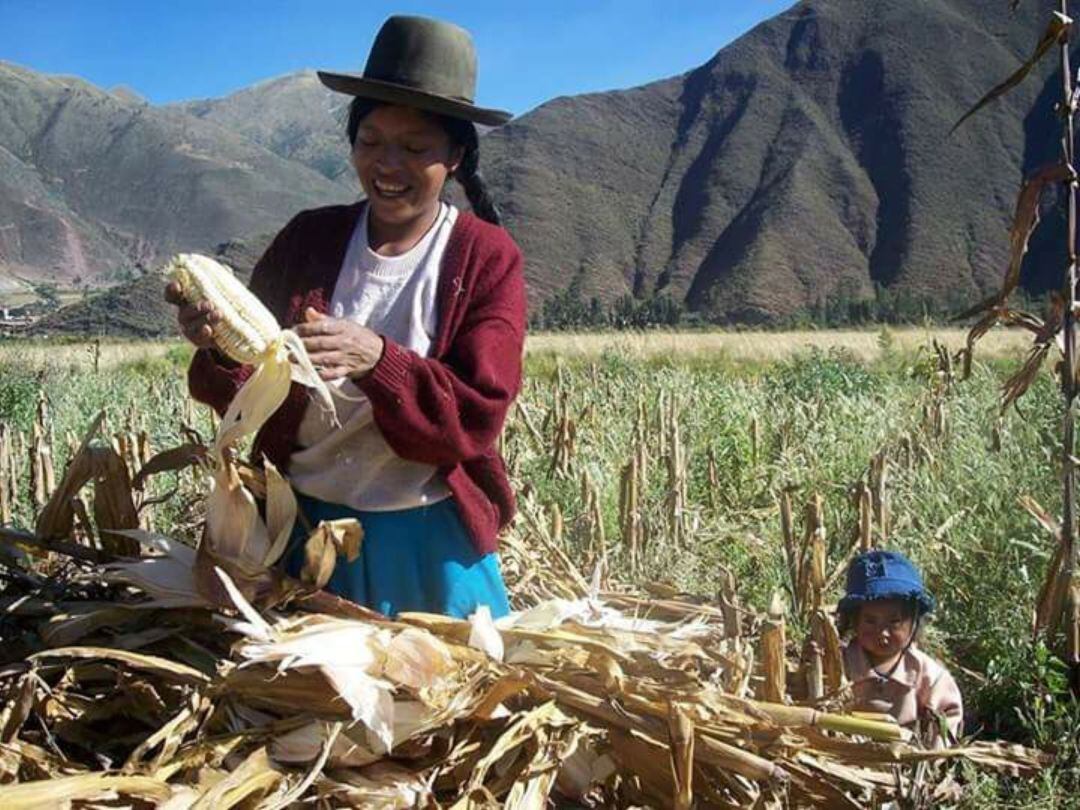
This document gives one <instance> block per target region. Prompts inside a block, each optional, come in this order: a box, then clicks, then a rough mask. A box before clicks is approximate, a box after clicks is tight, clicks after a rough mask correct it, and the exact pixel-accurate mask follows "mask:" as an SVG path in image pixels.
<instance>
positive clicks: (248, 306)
mask: <svg viewBox="0 0 1080 810" xmlns="http://www.w3.org/2000/svg"><path fill="white" fill-rule="evenodd" d="M166 272H167V274H168V276H169V278H170V280H172V281H175V282H176V283H177V285H178V286H179V287H180V294H181V295H182V296H183V298H184V300H185V301H187V302H188V303H189V304H192V305H196V304H199V303H201V302H203V301H207V302H209V303H210V304H211V306H213V307H214V308H215V309H216V310H217V311H218V312H219V313H220V315H221V319H220V320H219V321H218V322H217V323H215V324H214V343H215V345H216V346H217V347H218V349H220V350H221V351H222V352H223V353H224V354H225V355H227V356H228V357H229V358H231V359H232V360H235V361H236V362H238V363H243V364H246V365H252V366H254V367H255V371H254V373H253V374H252V375H251V376H250V377H248V379H247V381H246V382H245V383H244V385H243V386H242V387H241V388H240V390H239V391H238V392H237V394H236V396H235V397H234V398H233V401H232V403H231V404H230V406H229V409H228V411H227V412H226V414H225V417H224V418H223V419H222V420H221V425H220V426H219V428H218V433H217V437H216V438H215V441H214V444H215V447H216V449H217V450H218V453H219V454H221V453H222V451H223V450H224V449H225V448H227V447H230V446H233V445H235V444H237V443H238V442H239V441H240V440H241V439H243V437H244V436H247V435H248V434H250V433H253V432H254V431H256V430H258V429H259V428H260V427H262V425H263V424H264V423H265V422H266V420H267V419H269V418H270V416H271V415H272V414H273V413H274V411H276V410H277V409H278V407H279V406H280V405H281V403H282V402H284V401H285V398H286V397H287V396H288V393H289V384H290V382H291V381H295V382H298V383H300V384H301V385H305V386H307V387H309V388H310V389H312V392H313V393H314V395H315V396H316V398H317V399H318V401H319V403H320V405H321V406H322V407H323V408H324V409H325V410H326V411H327V412H328V413H330V414H331V415H332V416H334V417H335V418H334V422H335V423H336V422H337V419H336V412H335V409H334V404H333V401H332V399H331V389H330V387H329V386H327V384H326V383H325V382H324V381H323V380H322V378H320V377H319V373H318V371H316V370H315V367H314V366H313V365H312V363H311V359H310V358H309V357H308V354H307V350H306V349H305V348H304V343H303V341H302V340H301V339H300V337H299V336H298V335H297V334H296V333H295V332H293V331H292V330H291V329H282V328H281V327H280V326H279V325H278V322H277V320H276V319H275V318H274V316H273V314H271V312H270V311H269V310H268V309H267V308H266V307H265V306H264V305H263V303H262V302H261V301H260V300H259V299H258V298H256V297H255V296H254V295H253V294H252V293H251V291H250V290H248V289H247V288H246V287H245V286H244V285H243V284H242V283H241V282H240V280H239V279H237V278H236V276H234V275H233V273H232V270H231V269H230V268H228V267H226V266H225V265H223V264H220V263H218V262H216V261H215V260H214V259H211V258H210V257H208V256H201V255H199V254H197V253H181V254H179V255H177V256H175V257H174V258H173V259H172V260H171V261H170V262H169V264H168V265H167V266H166Z"/></svg>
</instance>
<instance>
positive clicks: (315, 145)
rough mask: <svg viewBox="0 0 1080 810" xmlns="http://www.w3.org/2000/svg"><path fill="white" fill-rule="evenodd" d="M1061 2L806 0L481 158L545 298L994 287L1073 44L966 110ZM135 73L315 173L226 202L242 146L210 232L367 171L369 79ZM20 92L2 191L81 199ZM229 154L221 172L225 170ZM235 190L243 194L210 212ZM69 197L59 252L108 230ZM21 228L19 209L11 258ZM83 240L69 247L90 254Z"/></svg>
mask: <svg viewBox="0 0 1080 810" xmlns="http://www.w3.org/2000/svg"><path fill="white" fill-rule="evenodd" d="M1044 22H1045V21H1044V20H1043V19H1042V18H1041V16H1040V14H1038V13H1036V12H1035V11H1033V10H1028V11H1027V12H1026V13H1024V14H1018V15H1017V16H1016V17H1010V15H1009V14H1008V12H1007V9H1006V7H1005V4H1004V3H1001V4H994V5H987V4H984V3H980V2H976V0H923V2H920V3H918V4H895V3H890V2H886V0H802V2H799V3H796V4H795V5H793V6H792V7H791V8H790V9H788V10H787V11H785V12H783V13H781V14H779V15H777V16H775V17H773V18H771V19H769V20H766V21H764V22H762V23H760V24H759V25H758V26H756V27H755V28H753V29H752V30H751V31H749V32H748V33H747V34H745V35H744V36H742V37H740V38H739V39H737V40H736V41H734V42H733V43H730V44H729V45H728V46H726V47H724V48H722V49H720V50H719V51H718V52H717V53H716V54H715V55H714V56H713V57H712V58H711V59H710V60H708V61H707V62H705V63H704V64H702V65H700V66H699V67H697V68H694V69H693V70H690V71H686V72H685V73H682V74H679V75H677V76H672V77H668V78H664V79H659V80H657V81H655V82H650V83H648V84H645V85H642V86H640V87H634V88H628V89H623V90H614V91H609V92H601V93H589V94H584V95H579V96H564V97H559V98H556V99H552V100H551V101H548V102H546V103H544V104H542V105H540V106H539V107H537V108H536V109H534V110H531V111H529V112H528V113H526V114H525V115H522V116H520V117H518V118H516V119H514V120H513V121H511V122H510V123H509V124H507V125H505V126H503V127H501V128H498V129H496V130H493V131H490V132H487V133H486V134H484V135H483V136H482V146H481V169H482V170H483V172H484V175H485V177H486V178H487V180H488V182H489V185H490V187H491V190H492V193H493V196H494V197H495V199H496V201H497V203H498V204H499V206H500V209H501V211H502V213H503V216H504V221H505V224H506V226H507V227H508V229H509V230H510V231H511V233H512V234H513V235H514V237H515V239H516V240H517V241H518V242H519V244H520V245H521V246H522V248H523V250H524V252H525V255H526V258H527V261H526V275H527V284H528V289H529V296H530V304H531V307H532V309H533V310H534V311H535V310H537V309H538V308H539V307H540V305H541V304H542V303H543V302H544V301H545V300H549V299H552V298H554V297H557V296H559V295H564V294H566V293H567V292H568V291H575V294H578V295H580V296H581V297H582V298H583V299H585V300H588V299H590V298H596V299H598V300H599V301H600V302H601V303H607V304H611V303H612V302H613V301H615V300H616V299H619V298H621V297H623V296H634V297H636V298H638V299H639V300H647V299H649V298H651V297H657V296H667V297H671V298H672V299H674V300H676V301H678V302H680V303H681V304H683V305H684V306H685V307H687V308H689V309H691V310H694V311H697V312H698V313H700V314H701V316H703V317H705V318H708V319H710V320H714V321H720V322H738V323H772V322H776V321H778V320H783V319H786V318H790V317H791V316H792V315H794V314H797V313H799V312H802V311H806V310H808V309H811V308H814V307H820V306H821V305H822V303H823V302H824V301H827V300H830V299H832V298H834V297H837V296H846V297H849V298H853V299H861V300H866V299H870V298H872V297H873V296H875V295H877V294H878V293H879V291H880V290H888V291H890V292H891V293H896V294H910V295H913V296H922V297H936V298H939V299H942V300H944V299H946V298H950V299H951V298H961V299H965V300H974V299H975V298H979V297H982V296H983V295H984V294H986V293H987V292H989V291H991V290H992V289H994V288H995V287H996V285H997V284H998V283H999V279H1000V274H1001V271H1002V268H1003V267H1004V260H1005V253H1006V249H1007V237H1006V234H1007V228H1008V225H1009V221H1010V219H1011V214H1012V208H1013V203H1014V200H1015V195H1016V191H1017V189H1018V186H1019V182H1020V179H1021V177H1022V176H1023V174H1024V173H1025V172H1026V171H1029V170H1030V169H1031V168H1032V167H1033V166H1035V165H1038V164H1039V163H1040V162H1042V161H1045V160H1046V159H1048V158H1052V157H1053V156H1054V149H1055V148H1056V145H1055V137H1056V136H1055V133H1054V126H1055V124H1054V118H1053V115H1052V112H1051V107H1052V103H1053V100H1054V87H1055V85H1054V81H1053V70H1054V66H1053V65H1052V64H1050V60H1047V64H1044V65H1042V66H1040V67H1039V69H1037V70H1036V71H1034V72H1033V75H1032V76H1031V77H1029V79H1028V80H1027V81H1026V82H1025V83H1023V84H1022V85H1021V86H1020V87H1019V88H1017V89H1016V90H1015V91H1014V92H1013V93H1011V94H1009V95H1008V96H1006V97H1005V98H1003V99H1001V100H999V101H997V102H995V103H994V104H993V105H990V106H989V107H988V108H987V109H986V110H984V111H983V112H981V113H980V114H979V115H978V116H976V117H975V118H974V119H972V120H971V121H970V122H969V123H967V124H965V125H964V127H962V128H961V129H960V130H959V131H958V132H957V133H956V134H955V135H954V136H953V137H951V138H947V137H946V133H947V132H948V130H949V128H950V127H951V125H952V124H953V123H954V122H955V121H956V119H957V118H959V116H960V114H961V113H962V112H963V110H964V109H966V108H967V107H968V106H970V104H972V103H973V102H974V101H975V100H976V99H977V98H978V97H979V96H981V94H982V93H983V92H984V91H985V90H986V89H987V88H988V87H989V86H990V85H991V84H993V83H994V82H996V81H998V80H999V79H1001V78H1003V77H1004V76H1006V75H1008V74H1009V73H1011V72H1012V70H1014V69H1015V67H1016V66H1017V65H1018V64H1019V61H1020V60H1021V59H1022V58H1024V57H1026V55H1027V53H1028V52H1029V50H1030V49H1031V47H1033V45H1034V42H1035V41H1036V40H1037V39H1038V35H1039V34H1040V33H1041V27H1042V25H1043V23H1044ZM2 67H3V63H0V68H2ZM0 79H2V73H0ZM89 87H92V86H89ZM87 92H90V91H87ZM100 92H105V91H100ZM121 96H122V97H121V98H120V99H116V100H115V103H117V104H121V105H127V106H126V107H125V109H126V110H129V112H128V113H126V115H127V116H128V118H130V117H132V116H133V115H134V114H133V113H132V112H130V108H131V107H132V106H135V107H137V108H138V109H142V110H143V111H144V113H143V114H144V115H147V116H149V117H151V118H154V120H155V121H158V120H159V119H160V120H161V121H163V122H168V121H171V122H172V125H171V127H170V126H169V125H167V123H161V124H160V125H159V129H158V130H157V131H159V132H160V133H161V136H162V137H165V136H167V135H168V134H169V133H174V134H175V133H176V131H177V130H179V131H180V132H182V133H187V134H188V135H190V133H196V134H197V135H198V137H199V138H201V139H202V140H201V141H200V143H199V144H189V145H188V147H187V148H188V150H189V152H188V154H186V155H185V161H186V162H185V163H184V164H183V167H182V170H183V171H192V170H193V169H192V167H193V165H194V166H198V163H199V161H200V160H201V161H203V162H204V163H205V162H206V161H217V163H218V164H222V163H227V162H228V161H229V160H233V161H234V163H235V162H239V163H242V162H243V161H244V160H247V161H249V162H252V161H255V160H256V159H257V160H261V161H262V163H260V164H259V165H260V168H261V167H263V166H266V167H272V168H273V169H274V171H273V172H271V173H272V174H273V175H274V180H275V182H283V183H286V184H288V183H292V185H291V186H289V187H288V188H287V189H286V190H287V191H290V192H292V193H293V196H292V197H289V198H288V200H286V201H284V203H283V204H278V205H275V206H274V207H273V209H272V210H267V211H265V212H264V214H265V215H264V216H262V217H261V218H260V219H259V221H258V222H246V221H241V220H240V219H239V218H237V217H236V216H235V213H234V212H231V211H228V209H229V203H231V202H232V203H235V202H236V200H237V199H243V198H244V194H245V193H246V194H247V197H246V199H251V198H256V199H264V197H263V196H262V195H267V194H272V193H273V191H274V189H273V188H272V184H271V183H270V182H269V181H266V182H261V183H260V182H258V178H256V179H252V178H251V177H250V176H247V175H250V174H253V173H254V174H259V172H250V171H249V172H248V173H247V175H245V174H244V171H243V170H242V168H236V167H233V168H234V169H235V173H236V177H237V178H238V179H239V178H244V177H246V179H244V180H243V182H241V183H240V184H239V186H238V187H237V186H236V185H235V184H234V185H231V186H230V187H229V188H228V189H227V194H226V190H224V189H216V190H215V189H214V188H211V189H210V192H211V193H209V194H207V195H202V196H199V195H194V196H192V197H191V198H190V202H191V205H190V206H189V208H188V210H189V211H191V212H192V213H190V214H186V215H185V216H189V217H190V218H192V220H193V225H192V228H191V229H190V230H191V231H192V233H191V234H188V235H189V236H192V237H193V236H194V231H197V230H198V229H199V227H205V226H206V225H207V222H206V220H207V219H210V220H211V221H212V222H213V224H214V225H215V226H217V228H216V230H212V232H208V233H206V234H205V237H204V238H203V240H202V241H203V245H204V246H205V245H217V244H219V243H221V242H223V241H226V240H229V239H236V238H239V239H242V240H244V239H246V240H252V239H253V238H254V237H255V235H261V234H266V233H272V232H273V231H274V230H276V229H277V228H278V227H280V226H281V225H283V224H284V222H285V221H287V219H289V218H290V216H291V215H292V214H293V213H295V212H296V211H298V210H300V208H303V207H316V206H318V205H325V204H330V203H333V202H337V201H340V199H341V198H342V197H344V198H350V199H351V198H355V196H356V194H357V189H356V181H355V178H353V177H352V174H351V169H350V168H349V167H348V161H347V147H346V145H345V138H344V133H343V128H344V127H343V120H344V110H343V105H344V103H345V102H346V101H347V99H344V98H343V97H339V96H336V95H335V94H332V93H330V92H329V91H327V90H326V89H325V88H323V87H322V86H321V85H320V84H319V83H318V81H317V78H316V77H315V75H314V73H313V72H312V71H301V72H299V73H294V74H287V75H285V76H278V77H274V78H271V79H267V80H265V81H262V82H259V83H257V84H256V85H253V86H251V87H248V88H244V89H242V90H240V91H237V92H235V93H232V94H230V95H228V96H225V97H222V98H220V99H202V100H195V101H189V102H182V103H178V104H173V105H166V106H165V107H153V106H149V107H148V106H147V105H145V104H144V103H143V104H136V102H135V101H134V100H131V99H127V98H126V97H123V96H124V94H121ZM0 104H2V102H0ZM2 112H3V107H0V215H2V214H3V212H4V205H5V204H8V205H10V202H5V196H7V197H10V196H11V195H10V194H7V195H5V186H4V185H3V184H4V182H5V181H6V182H7V183H8V186H12V185H16V184H18V183H20V182H21V183H22V187H23V190H24V191H26V189H30V187H31V186H33V187H34V189H33V190H34V191H35V194H36V195H37V196H36V197H34V199H35V200H36V199H39V198H40V199H45V200H52V201H53V202H56V201H57V200H59V201H60V202H63V203H64V204H68V203H69V202H70V199H69V197H70V195H69V194H61V195H60V196H59V197H57V196H56V195H55V194H54V195H52V197H50V196H49V194H48V191H49V190H48V189H47V188H45V186H46V185H47V184H48V182H47V179H45V180H43V179H42V178H47V176H48V172H47V171H44V172H43V171H41V167H39V166H37V165H36V164H35V165H34V166H32V167H30V168H29V169H28V168H27V166H26V165H23V166H22V168H21V169H20V168H19V167H14V168H13V167H11V166H9V165H8V164H10V163H11V161H10V160H9V161H8V164H5V162H4V161H5V154H12V153H11V152H7V153H5V148H6V141H5V136H4V132H5V130H4V126H3V115H2ZM168 116H175V117H174V118H168ZM8 140H10V138H9V139H8ZM184 143H186V142H184V141H182V142H181V143H180V144H175V143H174V144H173V151H176V150H177V149H178V148H179V147H180V146H183V144H184ZM200 148H201V149H202V150H203V151H202V152H200ZM256 156H257V158H256ZM130 157H131V156H129V159H130ZM159 157H160V156H159ZM170 157H172V156H171V155H170ZM274 161H282V162H283V163H281V164H279V163H276V162H274ZM166 163H168V161H166ZM282 165H285V166H288V167H293V168H291V169H288V170H286V169H282ZM46 168H48V166H47V167H46ZM174 168H175V167H174ZM176 170H180V169H176ZM226 170H227V167H226V169H222V167H221V166H220V165H217V166H215V171H210V172H208V175H207V176H208V177H209V178H210V182H211V184H212V180H213V178H215V176H216V172H218V171H226ZM289 171H293V172H297V173H298V174H291V175H290V174H288V172H289ZM128 176H129V177H131V179H132V180H133V181H138V180H139V177H140V175H138V174H137V173H131V174H130V175H128ZM142 177H145V174H144V175H142ZM283 177H285V178H286V179H284V180H282V179H281V178H283ZM297 178H303V182H302V183H301V185H304V186H305V187H304V189H303V190H302V191H303V193H300V194H297V193H296V192H297V187H296V181H297ZM263 179H264V180H266V178H265V177H264V178H263ZM65 181H66V180H65ZM35 182H36V183H37V184H38V185H40V186H42V188H37V186H34V183H35ZM245 184H246V186H245ZM305 184H306V185H305ZM215 191H216V193H215ZM278 202H279V203H280V202H281V201H280V200H279V201H278ZM215 205H216V206H218V210H219V211H220V210H222V207H224V209H225V210H227V211H228V213H227V214H219V215H211V216H209V217H207V216H204V214H205V211H204V210H203V209H204V208H205V207H207V206H209V207H210V208H211V210H213V206H215ZM200 206H201V208H200ZM290 206H291V207H290ZM70 209H71V210H70V211H69V212H67V213H66V214H65V215H64V216H63V217H61V219H64V221H65V222H66V228H67V229H68V231H65V230H64V227H61V226H60V225H57V224H55V223H54V224H53V226H52V230H51V231H49V232H48V234H47V238H46V237H42V241H48V242H49V244H50V245H51V246H52V249H53V250H54V252H56V250H57V248H56V246H57V245H61V246H63V245H65V244H69V243H70V241H71V240H70V239H68V238H67V236H66V233H68V232H69V231H74V232H75V233H76V234H81V233H82V231H80V228H82V229H84V230H89V231H93V228H90V226H89V225H86V226H85V227H84V225H83V224H82V220H81V219H80V217H81V218H82V219H86V220H87V221H88V222H89V220H91V219H92V217H91V216H90V211H89V207H87V206H81V207H80V206H78V205H71V206H70ZM286 209H288V210H286ZM61 213H64V212H61ZM200 216H202V221H201V222H200V221H199V218H200ZM230 216H231V217H232V219H230ZM46 218H47V217H46ZM102 219H104V225H105V227H104V228H103V229H100V230H99V231H93V232H92V233H89V234H87V235H86V237H85V238H82V239H81V240H77V241H78V244H79V245H80V246H81V247H82V249H83V251H84V254H86V255H87V256H89V258H88V259H87V261H88V262H89V261H91V260H98V257H104V259H109V257H110V256H112V255H116V254H119V255H122V256H125V257H130V256H131V255H132V253H133V250H132V245H131V244H129V243H126V242H125V241H124V239H123V238H122V234H121V235H118V234H117V232H118V231H122V230H123V225H124V223H126V222H128V220H125V219H124V218H123V217H118V216H116V215H115V212H113V215H112V216H111V217H105V218H102ZM1051 219H1053V217H1051ZM90 224H93V223H90ZM1054 227H1057V224H1056V223H1055V222H1050V223H1049V224H1048V226H1047V230H1052V229H1053V228H1054ZM245 229H246V230H245ZM150 230H151V231H153V229H152V228H151V229H150ZM136 231H137V229H136ZM226 231H230V232H228V233H226ZM241 231H242V232H241ZM61 237H63V239H62V238H61ZM154 239H156V241H153V243H152V244H149V245H148V246H147V248H146V249H147V251H148V252H149V253H152V254H153V255H155V256H157V255H160V254H162V253H163V252H166V251H167V250H168V249H169V248H170V246H174V245H176V244H178V243H179V242H180V241H181V240H179V239H177V238H175V235H173V234H169V233H166V234H164V237H162V236H161V235H158V236H155V237H154ZM190 241H192V240H191V239H188V242H190ZM1044 242H1045V245H1046V247H1045V248H1040V245H1041V244H1044ZM1044 242H1040V239H1039V238H1038V236H1037V238H1036V239H1034V240H1033V243H1032V256H1031V257H1030V258H1029V262H1031V263H1034V262H1035V261H1036V260H1038V261H1041V262H1044V263H1045V262H1047V261H1049V259H1050V257H1052V256H1053V254H1052V252H1051V248H1050V243H1049V242H1048V241H1045V240H1044ZM4 245H5V243H4V236H3V231H0V263H2V262H3V261H4V260H5V252H4V251H5V247H4ZM109 251H113V253H110V252H109ZM136 252H137V251H136ZM69 254H71V250H70V249H68V253H66V254H65V253H63V252H62V251H60V254H59V255H60V256H61V257H62V258H64V259H65V261H68V262H69V263H70V261H71V256H70V255H69ZM8 261H9V262H10V260H8ZM54 264H55V262H54ZM1036 275H1038V273H1036Z"/></svg>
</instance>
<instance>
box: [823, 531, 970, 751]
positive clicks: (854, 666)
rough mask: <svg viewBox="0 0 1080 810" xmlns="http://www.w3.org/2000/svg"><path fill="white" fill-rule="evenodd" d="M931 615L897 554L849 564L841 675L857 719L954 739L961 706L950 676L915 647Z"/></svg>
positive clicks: (867, 556) (927, 599)
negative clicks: (942, 731)
mask: <svg viewBox="0 0 1080 810" xmlns="http://www.w3.org/2000/svg"><path fill="white" fill-rule="evenodd" d="M933 609H934V599H933V597H931V596H930V594H929V593H927V592H926V589H925V588H924V587H923V582H922V577H921V576H920V575H919V572H918V570H917V569H916V568H915V566H914V565H912V564H911V562H910V561H909V560H908V559H907V558H906V557H904V556H903V555H902V554H898V553H896V552H895V551H868V552H866V553H864V554H860V555H859V556H858V557H856V558H855V559H854V560H852V562H851V566H850V567H849V568H848V573H847V593H846V594H845V596H844V598H843V599H841V600H840V605H839V616H840V632H841V633H842V634H845V635H848V634H850V636H851V638H850V640H849V641H848V643H847V645H846V647H845V649H844V670H845V672H846V674H847V677H848V679H849V680H850V681H851V689H852V692H853V694H854V703H853V705H852V706H851V708H853V709H855V710H857V711H867V712H879V713H882V714H891V715H892V716H893V717H895V718H896V720H897V722H898V723H900V725H902V726H913V725H915V724H916V723H917V722H918V723H920V724H924V723H928V724H929V725H930V727H931V728H933V729H937V728H939V726H938V724H937V722H936V720H935V718H934V715H939V716H941V717H944V719H945V722H946V724H947V726H948V730H949V734H950V736H951V737H953V738H956V737H959V735H960V730H961V722H962V720H963V704H962V701H961V698H960V690H959V688H957V686H956V681H955V680H953V677H952V675H950V674H949V671H948V670H947V669H945V667H943V666H942V665H941V664H940V663H938V662H937V661H935V660H934V659H933V658H931V657H930V656H928V655H927V654H926V653H924V652H922V650H919V649H917V648H916V647H915V639H916V637H917V636H918V632H919V623H920V622H921V621H922V618H923V617H924V616H926V615H927V614H928V613H930V612H931V611H932V610H933Z"/></svg>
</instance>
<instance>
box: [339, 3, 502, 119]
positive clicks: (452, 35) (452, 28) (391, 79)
mask: <svg viewBox="0 0 1080 810" xmlns="http://www.w3.org/2000/svg"><path fill="white" fill-rule="evenodd" d="M319 80H320V81H321V82H322V83H323V84H325V85H326V86H327V87H329V88H330V89H331V90H336V91H337V92H339V93H348V94H349V95H352V96H360V97H362V98H370V99H375V100H376V101H384V102H386V103H388V104H401V105H404V106H406V107H416V108H417V109H421V110H425V111H426V112H433V113H437V114H439V115H449V116H451V117H454V118H464V119H465V120H466V121H473V122H475V123H477V124H485V125H488V126H498V125H499V124H505V123H506V122H507V121H509V120H510V119H511V118H512V117H513V116H512V115H511V114H510V113H508V112H505V111H503V110H493V109H488V108H485V107H478V106H476V104H474V103H473V102H474V100H475V97H476V48H475V47H474V46H473V41H472V37H471V36H470V35H469V32H468V31H466V30H465V29H464V28H460V27H458V26H456V25H453V24H451V23H448V22H443V21H442V20H433V19H431V18H429V17H410V16H404V15H395V16H393V17H391V18H390V19H388V20H387V21H386V22H385V23H383V26H382V28H380V29H379V33H378V35H377V36H376V37H375V43H374V44H373V45H372V46H371V53H370V54H368V60H367V64H366V65H365V66H364V72H363V74H360V75H358V74H354V73H330V72H328V71H323V70H320V71H319Z"/></svg>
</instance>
